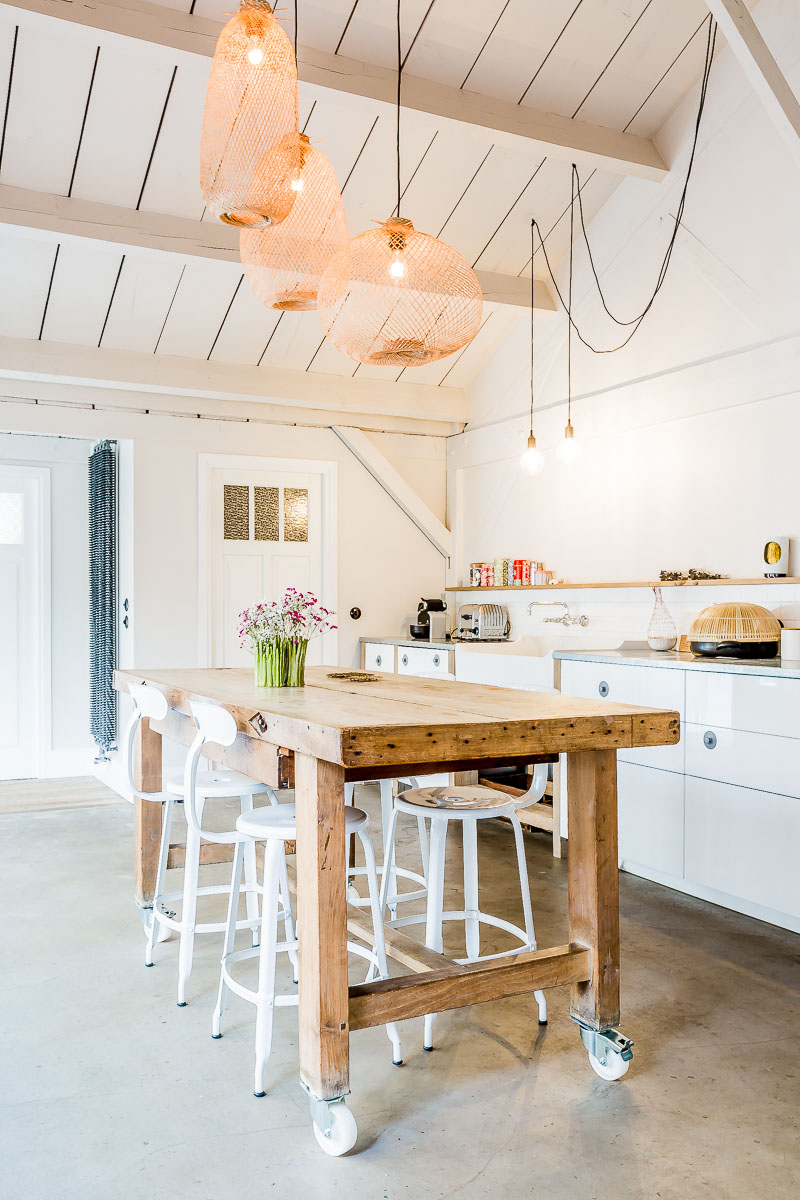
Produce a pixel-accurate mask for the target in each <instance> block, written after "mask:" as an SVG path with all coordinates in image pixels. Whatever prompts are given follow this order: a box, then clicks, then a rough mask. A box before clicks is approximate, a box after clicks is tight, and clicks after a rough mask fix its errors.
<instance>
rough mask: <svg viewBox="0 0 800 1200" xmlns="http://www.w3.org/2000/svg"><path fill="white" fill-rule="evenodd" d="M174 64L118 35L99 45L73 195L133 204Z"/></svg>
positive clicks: (150, 149) (136, 197)
mask: <svg viewBox="0 0 800 1200" xmlns="http://www.w3.org/2000/svg"><path fill="white" fill-rule="evenodd" d="M173 69H174V68H173V67H172V66H170V65H169V64H168V63H167V62H165V61H164V59H163V58H162V57H161V56H158V58H154V57H153V55H151V54H148V52H147V47H146V46H141V45H137V44H136V43H135V42H130V41H126V40H124V39H123V38H117V39H115V40H114V41H113V42H109V44H108V45H104V46H103V47H102V48H101V50H100V57H99V59H98V61H97V71H96V73H95V79H94V87H93V88H92V98H91V101H90V103H89V109H88V112H87V114H86V125H85V127H84V131H83V139H82V141H81V150H80V155H79V156H78V163H77V167H76V170H75V182H74V184H73V187H72V195H73V196H78V197H79V198H82V199H84V200H100V201H103V202H105V203H106V204H119V205H125V206H128V207H130V208H134V207H135V206H136V203H137V201H138V199H139V193H140V191H141V188H142V184H143V183H144V178H145V172H146V171H147V164H148V162H149V159H150V155H151V153H152V150H153V142H154V141H155V137H156V132H157V130H158V123H159V121H160V119H161V113H162V111H163V109H164V101H165V99H166V96H167V91H168V89H169V85H170V80H171V78H172V73H173Z"/></svg>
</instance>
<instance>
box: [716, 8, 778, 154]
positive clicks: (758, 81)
mask: <svg viewBox="0 0 800 1200" xmlns="http://www.w3.org/2000/svg"><path fill="white" fill-rule="evenodd" d="M706 3H707V5H708V8H709V9H710V11H711V13H712V14H713V16H714V18H715V19H716V22H717V24H718V25H719V28H720V30H721V32H722V33H723V34H724V35H725V40H726V42H727V43H728V45H729V46H730V48H731V50H732V51H733V53H734V54H735V56H736V58H737V59H738V60H739V65H740V66H741V68H742V70H743V71H744V73H745V75H746V76H747V78H748V79H749V81H750V83H751V85H752V87H753V90H754V91H755V93H756V95H757V96H758V98H759V100H760V101H761V103H762V104H763V105H764V108H765V109H766V110H767V112H768V113H769V115H770V117H771V118H772V121H773V123H774V124H775V126H776V127H777V128H778V129H779V130H780V132H781V133H782V134H783V136H784V138H785V139H786V141H787V143H788V145H789V148H790V149H791V151H792V153H793V154H794V156H795V159H796V160H797V161H798V162H800V101H798V99H797V97H796V96H795V94H794V92H793V91H792V89H791V87H790V86H789V83H788V81H787V79H786V76H785V75H784V74H783V72H782V71H781V69H780V67H779V66H778V64H777V62H776V61H775V59H774V57H773V55H772V52H771V50H770V48H769V46H768V45H767V43H766V42H765V41H764V38H763V37H762V36H761V34H760V33H759V30H758V26H757V25H756V23H755V21H754V20H753V18H752V17H751V15H750V13H749V11H748V9H747V6H746V5H745V3H744V0H706Z"/></svg>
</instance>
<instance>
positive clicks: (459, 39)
mask: <svg viewBox="0 0 800 1200" xmlns="http://www.w3.org/2000/svg"><path fill="white" fill-rule="evenodd" d="M505 3H506V0H436V4H434V6H433V8H432V9H431V11H430V15H429V16H428V19H427V21H426V22H425V25H424V27H423V29H422V32H421V33H420V35H419V37H418V38H417V40H416V42H415V43H414V47H413V49H412V50H411V52H410V53H409V55H408V58H407V60H406V65H405V68H404V69H405V70H406V71H408V73H409V74H410V75H420V76H422V77H423V78H424V79H435V80H437V82H439V83H447V84H449V85H450V86H451V87H461V84H462V81H463V80H464V77H465V76H466V75H467V73H468V71H469V69H470V67H471V66H472V64H473V63H474V61H475V59H476V57H477V56H478V55H479V54H480V50H481V47H482V45H483V43H484V41H485V40H486V35H487V34H488V33H489V31H490V29H491V28H492V26H493V25H494V23H495V21H497V19H498V17H499V16H500V14H501V13H502V11H503V8H504V6H505ZM406 49H407V47H406ZM472 90H475V89H472Z"/></svg>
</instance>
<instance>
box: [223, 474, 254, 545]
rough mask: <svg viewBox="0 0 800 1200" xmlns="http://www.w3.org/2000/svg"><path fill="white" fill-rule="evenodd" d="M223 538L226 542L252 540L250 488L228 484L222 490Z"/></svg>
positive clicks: (237, 484)
mask: <svg viewBox="0 0 800 1200" xmlns="http://www.w3.org/2000/svg"><path fill="white" fill-rule="evenodd" d="M222 537H223V539H224V540H225V541H226V542H246V541H248V540H249V538H250V488H249V487H246V486H244V485H242V484H239V483H226V484H225V485H224V487H223V489H222Z"/></svg>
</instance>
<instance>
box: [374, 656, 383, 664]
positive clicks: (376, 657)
mask: <svg viewBox="0 0 800 1200" xmlns="http://www.w3.org/2000/svg"><path fill="white" fill-rule="evenodd" d="M382 662H383V655H382V654H376V656H375V666H376V667H379V666H380V665H381V663H382Z"/></svg>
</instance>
